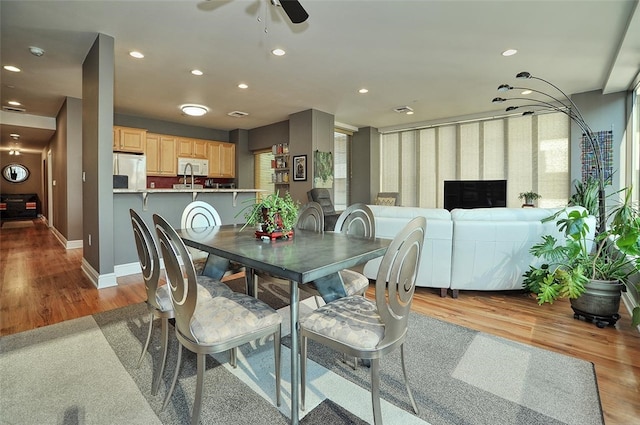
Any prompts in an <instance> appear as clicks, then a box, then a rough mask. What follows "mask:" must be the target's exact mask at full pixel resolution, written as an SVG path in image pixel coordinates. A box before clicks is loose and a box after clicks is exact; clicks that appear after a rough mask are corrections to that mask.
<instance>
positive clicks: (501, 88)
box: [498, 84, 513, 91]
mask: <svg viewBox="0 0 640 425" xmlns="http://www.w3.org/2000/svg"><path fill="white" fill-rule="evenodd" d="M512 88H513V87H511V86H510V85H509V84H500V85H499V86H498V91H509V90H511V89H512Z"/></svg>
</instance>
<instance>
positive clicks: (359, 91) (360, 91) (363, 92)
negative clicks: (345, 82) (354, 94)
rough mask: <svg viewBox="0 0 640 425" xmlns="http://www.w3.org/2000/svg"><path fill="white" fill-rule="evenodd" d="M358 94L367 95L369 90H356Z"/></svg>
mask: <svg viewBox="0 0 640 425" xmlns="http://www.w3.org/2000/svg"><path fill="white" fill-rule="evenodd" d="M358 93H361V94H365V93H369V90H368V89H360V90H358Z"/></svg>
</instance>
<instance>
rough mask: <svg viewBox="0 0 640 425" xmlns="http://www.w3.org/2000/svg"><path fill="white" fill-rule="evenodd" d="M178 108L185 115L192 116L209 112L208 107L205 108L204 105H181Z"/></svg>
mask: <svg viewBox="0 0 640 425" xmlns="http://www.w3.org/2000/svg"><path fill="white" fill-rule="evenodd" d="M180 109H181V110H182V112H184V113H185V114H186V115H190V116H192V117H201V116H203V115H204V114H206V113H207V112H209V108H207V107H206V106H202V105H193V104H187V105H181V106H180Z"/></svg>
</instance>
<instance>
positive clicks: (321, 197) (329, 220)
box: [307, 187, 340, 231]
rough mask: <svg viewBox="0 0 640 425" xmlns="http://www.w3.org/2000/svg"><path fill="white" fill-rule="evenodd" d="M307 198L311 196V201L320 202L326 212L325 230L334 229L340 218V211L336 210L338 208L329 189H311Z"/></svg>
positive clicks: (324, 212)
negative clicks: (334, 204) (335, 206)
mask: <svg viewBox="0 0 640 425" xmlns="http://www.w3.org/2000/svg"><path fill="white" fill-rule="evenodd" d="M307 198H309V201H310V202H317V203H319V204H320V206H321V207H322V212H323V214H324V230H325V231H332V230H333V229H334V228H335V226H336V221H337V220H338V217H339V216H340V213H339V212H336V209H335V208H334V206H333V201H332V200H331V193H330V192H329V189H326V188H323V187H316V188H314V189H311V190H310V191H308V192H307Z"/></svg>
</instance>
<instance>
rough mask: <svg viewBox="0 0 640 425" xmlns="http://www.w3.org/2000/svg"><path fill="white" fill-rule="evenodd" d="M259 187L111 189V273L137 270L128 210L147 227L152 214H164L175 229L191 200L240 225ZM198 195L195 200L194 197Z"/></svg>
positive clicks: (134, 244)
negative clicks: (211, 208) (112, 232)
mask: <svg viewBox="0 0 640 425" xmlns="http://www.w3.org/2000/svg"><path fill="white" fill-rule="evenodd" d="M260 192H264V190H261V189H209V188H207V189H159V188H158V189H151V188H149V189H146V190H133V189H113V227H114V236H115V240H116V241H118V242H117V243H115V244H114V253H113V258H114V266H115V267H114V272H115V273H116V276H124V275H128V274H133V273H140V265H139V263H138V254H137V251H136V243H135V241H134V239H133V232H132V230H131V217H130V216H129V209H130V208H132V209H134V210H135V211H136V212H137V213H138V214H140V216H141V217H142V219H143V220H144V221H145V222H146V223H147V225H148V226H149V228H151V229H153V214H159V215H161V216H162V217H164V218H165V219H166V220H167V221H168V222H169V223H171V225H172V226H174V227H175V228H179V227H180V221H181V218H182V211H183V210H184V208H185V207H186V206H187V205H188V204H189V203H190V202H191V201H194V200H198V201H204V202H206V203H208V204H211V205H213V206H214V207H215V209H216V210H217V211H218V214H219V215H220V218H221V219H222V223H223V224H243V223H244V222H245V218H244V209H245V208H247V207H248V206H250V205H252V203H253V202H254V199H255V197H256V194H257V193H260ZM196 198H197V199H196Z"/></svg>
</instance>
